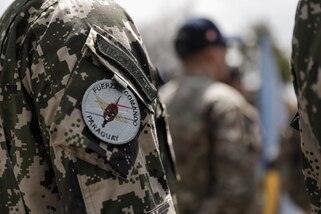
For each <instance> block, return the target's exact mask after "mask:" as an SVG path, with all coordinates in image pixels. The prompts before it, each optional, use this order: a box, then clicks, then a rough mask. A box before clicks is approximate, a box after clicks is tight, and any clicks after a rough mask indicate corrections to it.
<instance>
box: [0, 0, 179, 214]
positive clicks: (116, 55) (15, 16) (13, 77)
mask: <svg viewBox="0 0 321 214" xmlns="http://www.w3.org/2000/svg"><path fill="white" fill-rule="evenodd" d="M0 42H1V46H0V57H1V58H0V213H19V214H22V213H39V214H44V213H77V214H79V213H108V214H111V213H117V214H118V213H137V214H138V213H175V211H174V210H173V205H172V198H171V196H170V191H169V189H168V184H167V180H166V177H165V175H164V170H163V166H162V164H161V159H160V154H159V145H158V139H157V133H156V128H155V120H156V119H157V118H155V116H154V115H155V114H154V113H155V112H156V111H155V106H156V99H155V98H156V96H157V93H156V90H155V87H154V86H153V84H154V83H155V81H154V80H155V77H154V76H155V73H154V71H153V67H152V65H151V64H150V62H149V59H148V56H147V54H146V52H145V49H144V47H143V45H142V41H141V38H140V35H139V34H138V32H137V29H136V27H135V25H134V23H133V21H132V20H131V19H130V17H129V16H128V14H126V13H125V12H124V10H123V9H122V8H120V7H119V6H118V5H116V4H115V3H114V2H113V1H109V0H16V1H15V2H14V3H13V4H12V5H11V6H10V8H9V9H8V10H7V11H6V13H5V14H4V15H3V17H2V18H1V20H0ZM108 51H109V52H108ZM135 72H136V73H135ZM111 78H114V79H118V80H119V81H118V82H119V83H123V86H124V87H126V85H127V88H128V89H130V90H131V91H132V92H133V93H134V94H135V96H136V98H137V100H138V103H139V107H140V114H141V124H139V125H140V129H139V132H138V134H137V135H136V137H135V138H134V139H133V140H131V141H130V142H129V143H126V144H122V145H113V144H109V143H105V142H103V141H100V140H99V139H98V138H97V137H96V136H95V135H94V134H93V133H92V132H91V131H90V130H89V128H88V127H87V126H86V125H85V123H84V119H83V116H82V113H81V108H82V106H81V103H82V99H83V95H84V93H85V91H86V90H87V89H88V88H89V86H90V85H91V84H93V83H95V82H97V81H99V80H103V79H111ZM142 81H145V82H143V83H144V84H142ZM115 82H116V80H115ZM97 132H98V131H97Z"/></svg>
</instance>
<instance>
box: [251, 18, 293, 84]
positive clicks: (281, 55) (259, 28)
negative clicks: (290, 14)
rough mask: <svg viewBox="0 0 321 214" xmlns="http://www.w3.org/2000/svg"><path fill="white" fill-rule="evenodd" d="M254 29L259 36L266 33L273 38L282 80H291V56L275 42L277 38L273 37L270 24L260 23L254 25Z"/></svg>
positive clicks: (273, 48) (273, 46)
mask: <svg viewBox="0 0 321 214" xmlns="http://www.w3.org/2000/svg"><path fill="white" fill-rule="evenodd" d="M253 30H254V31H255V33H256V34H257V37H260V35H262V34H265V35H268V36H269V37H270V38H271V42H272V50H273V52H274V56H275V60H276V63H277V66H278V68H279V72H280V75H281V77H282V80H283V82H289V81H291V71H290V62H289V56H287V54H286V53H285V51H284V50H282V49H281V48H280V47H279V46H278V45H277V43H276V42H275V39H274V38H273V35H272V31H271V30H270V28H269V26H268V25H267V24H265V23H258V24H256V25H254V26H253Z"/></svg>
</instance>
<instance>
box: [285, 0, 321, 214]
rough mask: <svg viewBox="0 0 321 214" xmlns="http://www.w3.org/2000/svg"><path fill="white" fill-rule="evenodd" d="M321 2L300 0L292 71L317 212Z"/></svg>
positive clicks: (320, 204) (320, 205)
mask: <svg viewBox="0 0 321 214" xmlns="http://www.w3.org/2000/svg"><path fill="white" fill-rule="evenodd" d="M320 8H321V3H320V1H317V0H301V1H299V3H298V7H297V11H296V18H295V27H294V32H293V40H292V61H291V65H292V73H293V78H294V81H293V83H294V88H295V91H296V95H297V98H298V109H299V114H300V120H299V124H300V135H301V149H302V152H303V174H304V180H305V184H306V190H307V192H308V197H309V200H310V204H311V209H312V212H313V213H321V169H320V167H321V165H320V164H321V148H320V146H321V119H320V118H321V117H320V116H321V113H320V111H321V93H320V89H321V79H320V77H321V76H320V71H321V70H320V69H321V39H320V33H321V23H320V20H321V9H320Z"/></svg>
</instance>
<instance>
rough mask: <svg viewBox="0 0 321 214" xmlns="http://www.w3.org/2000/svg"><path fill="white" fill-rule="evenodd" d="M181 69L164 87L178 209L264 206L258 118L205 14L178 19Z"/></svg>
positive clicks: (237, 213)
mask: <svg viewBox="0 0 321 214" xmlns="http://www.w3.org/2000/svg"><path fill="white" fill-rule="evenodd" d="M175 50H176V52H177V54H178V56H179V58H180V59H181V60H182V64H183V66H184V75H183V76H182V77H179V78H176V79H173V80H171V81H170V82H168V83H167V84H166V85H165V86H164V87H163V88H161V91H160V92H161V97H163V99H164V101H165V103H166V104H167V108H168V112H169V124H170V130H171V132H172V136H173V143H174V149H175V153H176V157H177V167H178V168H177V169H178V172H179V174H180V176H181V181H180V182H179V183H178V189H177V191H178V204H179V211H180V213H181V214H189V213H193V214H195V213H206V214H252V213H253V214H254V213H255V214H257V213H261V210H260V199H259V195H260V194H258V192H260V191H259V190H260V188H259V177H258V164H259V156H260V148H261V134H260V123H259V119H258V115H257V112H256V110H255V109H253V108H252V107H251V106H250V105H249V104H248V103H247V101H246V100H245V99H244V98H243V96H242V95H241V94H240V93H239V92H238V91H236V90H235V89H233V88H232V87H230V86H228V85H226V84H224V83H221V82H222V81H226V80H227V77H228V67H227V65H226V62H225V54H226V41H225V38H224V37H223V35H222V34H221V32H220V31H219V29H218V28H217V26H216V25H215V24H214V23H213V22H211V21H210V20H207V19H204V18H198V19H192V20H189V21H187V22H186V23H184V24H183V26H182V27H181V28H180V29H179V31H178V34H177V37H176V39H175Z"/></svg>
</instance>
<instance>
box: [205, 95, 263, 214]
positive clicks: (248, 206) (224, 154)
mask: <svg viewBox="0 0 321 214" xmlns="http://www.w3.org/2000/svg"><path fill="white" fill-rule="evenodd" d="M212 104H213V105H212V106H210V107H209V109H210V111H209V113H208V114H207V116H206V118H207V121H208V122H207V127H208V133H209V135H210V136H209V139H210V141H211V142H209V143H210V144H212V145H211V146H210V147H209V148H210V151H211V152H210V153H209V160H210V162H211V164H209V167H210V169H209V170H211V173H210V174H212V175H211V176H210V177H211V178H210V179H211V180H212V182H211V180H210V183H209V186H210V190H209V197H208V198H207V200H205V201H204V203H203V208H202V213H209V212H211V213H213V212H212V211H213V210H219V212H220V213H234V212H235V213H259V212H260V211H259V210H260V207H259V205H258V204H259V203H258V201H257V198H256V197H257V196H258V195H257V193H258V192H259V189H258V188H259V177H258V176H259V174H258V160H259V152H260V140H261V139H260V138H258V137H257V136H256V137H254V138H253V133H254V132H257V131H258V130H255V129H257V128H258V127H255V126H253V124H252V123H253V121H251V122H250V121H249V120H253V118H248V117H247V116H246V115H245V114H244V110H242V109H241V108H240V107H239V106H235V105H234V104H231V103H229V102H226V103H224V100H223V101H222V100H220V101H217V102H214V103H212ZM208 118H210V119H208ZM254 123H256V122H254ZM256 125H259V124H258V123H256ZM219 212H218V213H219Z"/></svg>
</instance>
